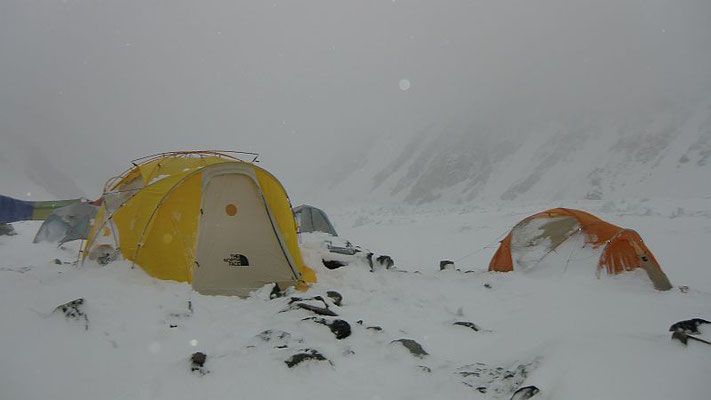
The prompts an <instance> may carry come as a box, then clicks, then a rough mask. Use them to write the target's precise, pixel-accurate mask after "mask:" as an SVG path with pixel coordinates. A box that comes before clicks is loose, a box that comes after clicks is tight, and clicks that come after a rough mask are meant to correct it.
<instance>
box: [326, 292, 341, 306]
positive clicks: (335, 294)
mask: <svg viewBox="0 0 711 400" xmlns="http://www.w3.org/2000/svg"><path fill="white" fill-rule="evenodd" d="M326 296H328V297H329V298H330V299H331V300H333V304H335V305H337V306H339V307H340V306H341V302H343V296H341V294H340V293H338V292H336V291H335V290H329V291H327V292H326Z"/></svg>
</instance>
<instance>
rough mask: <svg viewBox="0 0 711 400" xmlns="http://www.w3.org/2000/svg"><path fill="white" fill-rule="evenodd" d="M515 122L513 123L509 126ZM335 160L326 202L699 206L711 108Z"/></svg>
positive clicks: (380, 149)
mask: <svg viewBox="0 0 711 400" xmlns="http://www.w3.org/2000/svg"><path fill="white" fill-rule="evenodd" d="M512 117H515V116H512ZM366 148H367V150H365V151H364V150H361V149H353V151H352V158H353V161H351V160H349V159H348V158H342V159H341V160H339V164H340V166H341V168H334V169H333V171H334V172H333V173H332V174H331V177H330V181H329V182H330V185H329V186H327V187H326V188H325V190H323V196H324V199H330V200H336V201H342V200H344V199H347V198H350V199H359V200H361V201H362V200H368V201H372V200H373V199H377V200H379V201H381V202H392V203H397V202H404V203H407V204H425V203H431V202H435V201H438V202H442V201H444V202H448V203H466V202H471V201H475V200H476V201H481V200H490V201H494V200H526V201H531V200H576V199H623V198H629V197H632V198H636V199H642V198H644V197H649V196H669V195H670V194H672V193H673V197H686V198H688V197H706V196H709V195H711V186H709V185H708V184H706V182H707V181H708V176H709V174H711V103H709V102H708V100H704V101H703V102H702V103H701V104H699V105H695V106H693V107H689V106H686V107H672V106H669V107H660V108H659V109H658V110H647V111H646V112H645V113H643V114H635V115H629V116H623V117H609V118H608V117H606V118H598V117H594V116H588V117H580V118H560V119H546V120H544V121H540V120H538V121H537V120H535V119H531V121H529V122H528V123H520V122H516V123H508V122H507V121H505V120H503V121H497V122H496V123H492V124H489V125H482V124H476V123H470V124H467V123H452V124H449V125H442V126H433V127H430V128H428V129H425V130H423V131H422V133H421V134H420V135H417V136H416V137H414V138H412V139H410V140H409V141H405V142H403V141H400V140H398V139H395V138H392V137H383V138H381V139H379V140H377V141H375V142H371V143H368V144H367V146H366Z"/></svg>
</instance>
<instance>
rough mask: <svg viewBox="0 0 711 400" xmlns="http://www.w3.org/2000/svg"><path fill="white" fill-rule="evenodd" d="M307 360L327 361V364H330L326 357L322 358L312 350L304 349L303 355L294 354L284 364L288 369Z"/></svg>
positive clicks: (321, 355)
mask: <svg viewBox="0 0 711 400" xmlns="http://www.w3.org/2000/svg"><path fill="white" fill-rule="evenodd" d="M308 360H315V361H328V363H329V364H330V363H331V362H330V361H329V360H328V359H327V358H326V357H324V356H323V354H321V353H319V352H318V351H316V350H313V349H305V350H304V351H303V353H297V354H294V355H293V356H291V357H289V358H288V359H287V360H286V361H284V362H285V363H286V365H287V366H288V367H289V368H293V367H295V366H297V365H299V364H301V363H302V362H304V361H308Z"/></svg>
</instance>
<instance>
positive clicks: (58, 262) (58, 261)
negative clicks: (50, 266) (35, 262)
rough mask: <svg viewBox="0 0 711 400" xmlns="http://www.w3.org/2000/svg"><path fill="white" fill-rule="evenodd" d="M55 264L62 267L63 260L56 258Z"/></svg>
mask: <svg viewBox="0 0 711 400" xmlns="http://www.w3.org/2000/svg"><path fill="white" fill-rule="evenodd" d="M54 263H55V264H57V265H62V260H60V259H58V258H55V259H54Z"/></svg>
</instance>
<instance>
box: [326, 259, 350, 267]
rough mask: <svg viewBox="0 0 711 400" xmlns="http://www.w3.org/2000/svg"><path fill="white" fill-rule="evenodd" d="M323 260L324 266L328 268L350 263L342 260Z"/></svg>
mask: <svg viewBox="0 0 711 400" xmlns="http://www.w3.org/2000/svg"><path fill="white" fill-rule="evenodd" d="M321 261H322V262H323V266H324V267H326V268H328V269H337V268H341V267H345V266H346V265H348V264H346V263H344V262H342V261H337V260H324V259H322V260H321Z"/></svg>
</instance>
